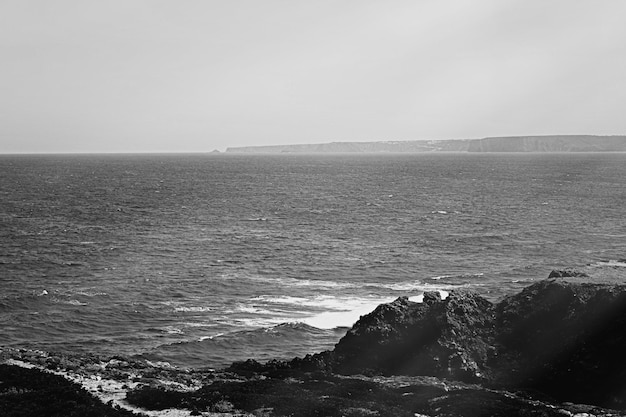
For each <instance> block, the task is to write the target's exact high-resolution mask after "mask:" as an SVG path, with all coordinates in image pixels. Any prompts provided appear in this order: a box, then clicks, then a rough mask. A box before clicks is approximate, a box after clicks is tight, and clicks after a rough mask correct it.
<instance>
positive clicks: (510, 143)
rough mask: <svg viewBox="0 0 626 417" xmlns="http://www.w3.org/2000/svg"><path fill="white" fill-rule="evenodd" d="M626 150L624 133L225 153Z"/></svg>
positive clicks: (258, 148) (238, 149)
mask: <svg viewBox="0 0 626 417" xmlns="http://www.w3.org/2000/svg"><path fill="white" fill-rule="evenodd" d="M428 152H626V136H595V135H546V136H507V137H489V138H482V139H446V140H408V141H373V142H330V143H319V144H302V145H270V146H246V147H230V148H227V149H226V153H283V154H284V153H287V154H289V153H409V154H410V153H428Z"/></svg>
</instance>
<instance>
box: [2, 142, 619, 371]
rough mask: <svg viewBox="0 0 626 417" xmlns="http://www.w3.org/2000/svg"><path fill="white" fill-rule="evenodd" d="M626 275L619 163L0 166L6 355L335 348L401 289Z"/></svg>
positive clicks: (81, 158)
mask: <svg viewBox="0 0 626 417" xmlns="http://www.w3.org/2000/svg"><path fill="white" fill-rule="evenodd" d="M566 268H574V269H576V270H578V271H582V272H585V273H588V274H589V275H590V276H591V277H592V279H601V278H602V277H611V276H613V277H619V276H624V275H623V274H624V273H625V272H626V154H624V153H593V154H591V153H581V154H578V153H576V154H479V153H477V154H470V153H427V154H410V155H409V154H404V155H393V154H371V155H363V154H356V155H349V154H345V155H327V154H317V155H292V154H284V155H247V154H237V155H233V154H189V155H180V154H172V155H153V154H150V155H148V154H146V155H4V156H0V346H5V347H23V348H30V349H41V350H45V351H53V352H73V353H95V354H99V355H105V356H107V355H108V356H112V355H130V356H134V357H140V358H145V359H149V360H150V361H155V362H169V363H170V364H172V365H176V366H180V367H213V368H219V367H223V366H226V365H228V364H229V363H231V362H232V361H234V360H242V359H247V358H255V359H258V360H262V361H263V360H268V359H272V358H279V359H285V358H291V357H294V356H302V355H305V354H307V353H315V352H319V351H322V350H325V349H331V348H332V347H333V345H334V344H335V343H336V342H337V341H338V340H339V339H340V338H341V336H342V335H343V334H345V332H346V330H347V329H348V328H349V327H350V326H351V325H352V324H353V323H354V322H355V321H356V320H357V319H358V318H359V316H360V315H362V314H366V313H367V312H369V311H371V310H372V309H374V308H375V307H376V306H377V305H378V304H380V303H383V302H389V301H392V300H394V299H395V298H397V297H399V296H408V297H411V299H413V300H416V301H419V299H420V297H421V296H422V295H423V293H424V291H439V292H440V293H441V294H442V296H445V295H446V294H447V293H448V292H449V291H452V290H458V289H463V290H472V291H476V292H478V293H480V294H482V295H483V296H485V297H487V298H489V299H491V300H494V301H495V300H499V299H501V298H502V297H504V296H506V295H509V294H513V293H515V292H517V291H519V290H520V289H521V288H523V287H525V286H527V285H529V284H530V283H532V282H534V281H537V280H540V279H543V278H546V277H547V276H548V274H549V273H550V271H551V270H553V269H566Z"/></svg>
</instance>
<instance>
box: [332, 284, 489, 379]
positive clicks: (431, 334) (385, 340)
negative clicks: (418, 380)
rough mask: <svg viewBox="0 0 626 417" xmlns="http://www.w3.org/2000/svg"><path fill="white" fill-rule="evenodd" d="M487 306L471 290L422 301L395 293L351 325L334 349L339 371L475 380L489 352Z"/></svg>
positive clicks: (484, 371)
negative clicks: (392, 297)
mask: <svg viewBox="0 0 626 417" xmlns="http://www.w3.org/2000/svg"><path fill="white" fill-rule="evenodd" d="M494 323H495V322H494V308H493V305H492V304H491V303H490V302H489V301H487V300H486V299H484V298H482V297H481V296H479V295H477V294H474V293H471V292H452V293H451V294H450V296H449V297H448V298H447V299H445V300H441V298H439V296H438V295H437V296H434V294H431V293H426V294H425V295H424V302H423V303H414V302H411V301H409V300H408V298H406V297H401V298H398V299H397V300H395V301H394V302H392V303H390V304H383V305H381V306H379V307H378V308H376V309H375V310H374V311H373V312H372V313H370V314H367V315H365V316H363V317H361V319H360V320H359V321H358V322H357V323H356V324H355V325H354V326H353V327H352V329H350V330H349V331H348V333H347V334H346V336H344V337H343V338H342V339H341V340H340V341H339V343H338V344H337V345H336V347H335V350H334V352H333V353H334V361H335V363H334V369H335V370H336V371H337V372H340V373H346V374H355V373H364V372H365V373H371V374H383V375H393V374H404V375H431V376H437V377H441V378H450V379H457V380H463V381H480V380H483V379H485V378H486V377H487V375H488V374H489V370H488V365H487V361H488V358H489V356H490V354H491V353H492V351H493V348H492V344H493V343H492V340H491V339H492V337H493V336H492V328H493V326H494Z"/></svg>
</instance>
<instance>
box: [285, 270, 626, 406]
mask: <svg viewBox="0 0 626 417" xmlns="http://www.w3.org/2000/svg"><path fill="white" fill-rule="evenodd" d="M624 329H626V286H623V285H606V284H588V283H587V284H581V283H574V282H567V281H565V280H562V279H559V280H545V281H540V282H538V283H536V284H534V285H532V286H530V287H527V288H526V289H524V290H523V291H522V292H521V293H519V294H516V295H514V296H511V297H508V298H506V299H504V300H503V301H502V302H500V303H498V304H497V305H493V304H492V303H490V302H489V301H487V300H486V299H484V298H482V297H480V296H479V295H477V294H474V293H471V292H465V291H453V292H451V293H450V295H449V297H448V298H447V299H445V300H441V299H440V298H439V297H438V296H435V295H434V294H429V293H427V294H425V296H424V302H423V303H413V302H411V301H409V300H408V298H406V297H401V298H398V299H397V300H395V301H394V302H392V303H389V304H383V305H380V306H379V307H377V308H376V309H375V310H374V311H373V312H372V313H370V314H367V315H365V316H363V317H361V319H360V320H359V321H358V322H357V323H356V324H355V325H354V326H353V327H352V329H350V330H349V331H348V333H347V334H346V336H345V337H344V338H342V339H341V340H340V341H339V343H338V344H337V345H336V346H335V349H334V351H332V352H326V353H324V354H323V355H311V356H309V357H308V359H305V360H301V362H297V361H292V362H291V363H290V366H291V367H298V366H301V365H303V364H308V365H309V368H310V369H318V370H321V369H325V370H328V369H331V370H332V371H333V372H337V373H342V374H366V375H429V376H435V377H438V378H445V379H450V380H458V381H464V382H481V383H484V384H486V385H489V386H492V387H506V388H513V389H532V390H536V391H539V392H542V393H544V394H546V395H549V396H552V397H554V398H557V399H559V400H561V401H574V402H586V403H591V404H597V405H601V406H605V407H611V408H625V407H626V355H624V352H626V332H624Z"/></svg>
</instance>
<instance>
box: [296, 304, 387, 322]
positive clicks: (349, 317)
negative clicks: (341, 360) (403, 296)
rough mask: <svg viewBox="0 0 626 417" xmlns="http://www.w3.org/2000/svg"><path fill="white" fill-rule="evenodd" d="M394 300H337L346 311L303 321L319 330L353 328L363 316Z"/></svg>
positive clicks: (323, 314)
mask: <svg viewBox="0 0 626 417" xmlns="http://www.w3.org/2000/svg"><path fill="white" fill-rule="evenodd" d="M393 300H394V298H383V299H376V300H363V299H362V300H343V302H342V300H337V302H336V304H337V305H343V306H344V308H345V309H344V310H339V311H326V312H324V313H320V314H317V315H315V316H313V317H308V318H305V319H303V320H301V321H302V322H303V323H304V324H308V325H309V326H313V327H317V328H318V329H334V328H336V327H351V326H352V325H353V324H354V323H356V322H357V321H358V320H359V318H361V316H364V315H365V314H368V313H370V312H372V311H373V310H374V309H375V308H376V307H378V305H380V304H383V303H390V302H392V301H393Z"/></svg>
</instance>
